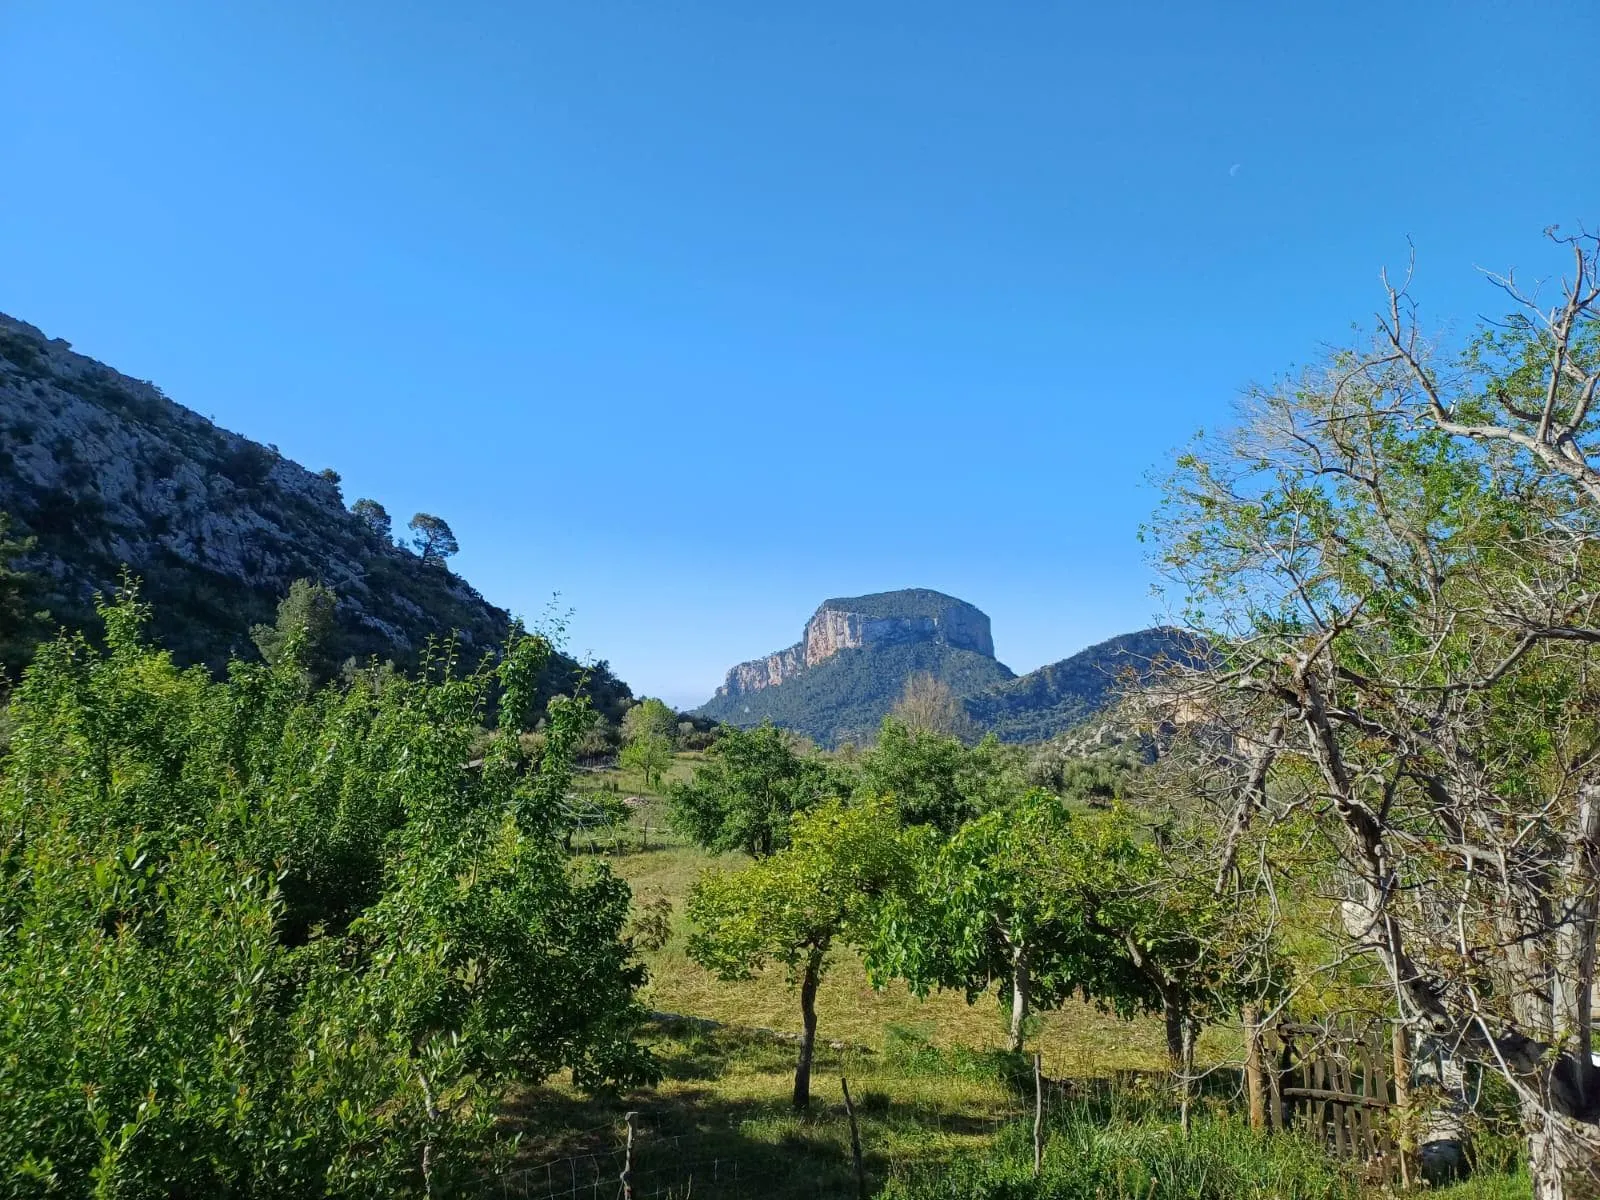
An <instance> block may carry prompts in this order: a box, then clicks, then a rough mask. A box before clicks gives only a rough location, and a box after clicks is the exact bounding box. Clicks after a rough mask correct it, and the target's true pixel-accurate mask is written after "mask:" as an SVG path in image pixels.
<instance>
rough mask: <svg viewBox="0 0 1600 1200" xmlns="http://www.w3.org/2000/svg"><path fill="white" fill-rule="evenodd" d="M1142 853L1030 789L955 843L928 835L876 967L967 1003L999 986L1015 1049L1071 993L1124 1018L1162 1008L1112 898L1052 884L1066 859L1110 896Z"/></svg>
mask: <svg viewBox="0 0 1600 1200" xmlns="http://www.w3.org/2000/svg"><path fill="white" fill-rule="evenodd" d="M1142 853H1143V852H1142V850H1141V848H1140V846H1139V845H1138V843H1137V842H1136V840H1135V839H1134V838H1133V836H1132V835H1131V832H1130V830H1129V828H1128V827H1127V826H1126V825H1122V824H1119V825H1117V826H1116V827H1111V826H1110V825H1108V824H1107V823H1106V822H1103V821H1093V820H1089V819H1087V818H1084V817H1074V816H1073V815H1072V814H1071V813H1069V812H1068V810H1067V808H1066V806H1065V805H1064V804H1063V803H1062V802H1061V800H1060V799H1059V798H1057V797H1055V796H1053V795H1051V794H1049V793H1048V792H1043V791H1037V790H1036V791H1031V792H1028V793H1026V794H1024V795H1023V796H1021V797H1020V798H1018V799H1017V800H1015V801H1013V802H1012V803H1010V804H1008V805H1005V806H1003V807H1000V808H996V809H994V810H992V811H990V812H988V813H985V814H984V815H983V816H980V817H977V818H975V819H973V820H971V821H968V822H967V823H966V824H964V825H962V826H961V827H960V828H959V829H958V830H957V831H956V832H955V834H954V836H952V837H950V838H949V839H948V840H943V841H941V840H937V839H931V838H925V839H922V843H921V849H920V854H919V855H918V863H917V869H916V871H915V875H914V883H913V885H912V886H911V887H910V888H909V889H907V890H905V891H904V892H902V893H899V894H895V895H890V896H889V897H887V899H886V901H885V903H884V905H883V906H882V909H881V911H880V913H879V916H878V930H877V935H876V937H875V938H874V940H873V943H872V945H871V947H870V949H869V953H868V958H867V961H868V966H869V969H870V970H871V971H872V973H873V976H874V978H876V979H884V978H888V977H897V978H900V979H904V980H905V981H906V982H907V983H908V984H909V985H910V987H911V989H912V991H914V992H916V993H917V994H918V995H925V994H926V993H927V992H929V991H930V990H932V989H935V988H950V989H954V990H957V991H961V992H963V993H965V995H966V997H967V1000H968V1002H969V1003H970V1002H972V1001H974V1000H976V999H977V998H978V996H980V995H982V994H983V993H984V992H986V991H988V990H990V989H991V988H995V989H996V991H997V993H998V995H999V997H1000V998H1001V999H1002V1000H1005V1001H1008V1002H1010V1003H1011V1004H1012V1024H1011V1045H1012V1049H1020V1048H1021V1041H1022V1037H1023V1033H1024V1022H1025V1020H1026V1018H1027V1016H1028V1014H1029V1013H1030V1012H1031V1011H1033V1010H1036V1009H1039V1008H1053V1007H1055V1006H1056V1005H1058V1004H1060V1003H1061V1001H1063V1000H1065V999H1066V998H1067V997H1068V996H1071V995H1073V994H1075V993H1081V994H1082V995H1084V996H1085V997H1087V998H1090V999H1093V1000H1095V1001H1097V1002H1099V1003H1100V1004H1102V1005H1104V1006H1106V1007H1108V1008H1111V1009H1113V1010H1115V1011H1117V1012H1118V1013H1120V1014H1121V1015H1124V1016H1131V1015H1133V1013H1135V1012H1137V1011H1139V1010H1141V1009H1148V1008H1152V1007H1155V1006H1157V1005H1158V1004H1159V1003H1160V995H1159V992H1157V991H1156V989H1154V988H1153V987H1152V986H1150V984H1149V983H1148V981H1147V980H1146V979H1145V978H1143V976H1142V975H1141V974H1140V972H1139V971H1138V970H1137V969H1136V968H1135V967H1134V965H1133V964H1132V963H1131V962H1130V961H1129V954H1128V949H1127V947H1126V945H1125V943H1124V940H1123V933H1122V930H1121V929H1120V928H1118V927H1117V926H1116V925H1114V924H1113V923H1111V922H1109V921H1107V920H1105V913H1104V912H1103V911H1102V909H1103V908H1104V907H1105V901H1097V900H1096V899H1092V898H1090V897H1088V896H1086V895H1085V894H1084V891H1083V889H1081V888H1078V887H1067V886H1061V884H1062V882H1063V881H1061V880H1059V879H1058V878H1054V877H1052V868H1053V869H1055V870H1057V871H1059V869H1060V866H1061V864H1064V863H1069V862H1070V863H1072V864H1073V865H1074V866H1075V867H1077V866H1081V868H1082V873H1083V874H1084V875H1087V876H1091V877H1092V876H1098V877H1100V878H1101V879H1102V880H1103V881H1104V883H1105V884H1106V885H1107V888H1108V895H1109V889H1110V887H1112V886H1113V883H1112V880H1113V879H1114V878H1115V877H1116V876H1118V875H1122V874H1126V873H1127V872H1128V870H1129V864H1130V863H1133V862H1136V861H1137V860H1138V859H1139V858H1140V856H1141V854H1142Z"/></svg>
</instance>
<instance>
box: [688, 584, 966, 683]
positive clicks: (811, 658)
mask: <svg viewBox="0 0 1600 1200" xmlns="http://www.w3.org/2000/svg"><path fill="white" fill-rule="evenodd" d="M891 598H892V600H891ZM917 642H925V643H932V644H939V645H946V646H953V647H956V648H958V649H962V650H970V651H972V652H973V653H975V654H981V655H983V656H984V657H986V658H993V657H994V636H993V634H992V632H991V631H990V627H989V618H988V616H986V615H985V614H984V613H983V612H981V611H979V610H978V609H976V608H974V607H973V606H972V605H970V604H968V603H967V602H966V601H964V600H957V599H956V598H955V597H954V596H946V595H944V594H943V593H942V592H935V591H931V590H929V589H927V588H907V589H904V590H902V591H898V592H877V593H874V594H873V595H870V596H849V597H839V598H836V599H832V600H824V601H823V602H822V603H821V604H820V605H818V607H817V610H816V612H814V613H812V614H811V618H810V620H808V621H807V622H806V625H805V629H804V631H803V632H802V634H801V637H800V640H799V641H798V642H796V643H795V644H794V645H793V646H789V647H786V648H785V649H783V650H778V651H774V652H773V653H772V654H769V655H767V656H766V657H764V658H755V659H751V660H750V661H749V662H742V663H739V664H738V665H737V666H735V667H733V668H732V669H731V670H729V672H728V677H727V679H726V681H725V682H724V683H723V685H722V686H721V687H720V688H718V689H717V693H716V694H717V697H719V698H724V699H727V698H732V697H737V696H743V695H746V694H748V693H750V692H755V691H759V690H761V689H762V688H768V687H777V686H779V685H780V684H783V683H784V682H786V681H788V680H790V679H793V678H794V677H795V676H796V675H798V674H799V673H800V672H801V671H805V670H808V669H810V668H813V667H817V666H820V665H821V664H822V663H824V662H826V661H827V660H828V659H830V658H832V657H833V656H834V655H836V654H838V653H839V652H840V651H842V650H860V649H865V648H868V647H878V646H890V645H904V644H910V643H917Z"/></svg>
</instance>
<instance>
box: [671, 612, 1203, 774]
mask: <svg viewBox="0 0 1600 1200" xmlns="http://www.w3.org/2000/svg"><path fill="white" fill-rule="evenodd" d="M1194 660H1195V652H1194V650H1193V647H1192V646H1191V644H1190V643H1189V640H1188V639H1187V638H1186V637H1185V635H1183V634H1182V633H1181V632H1180V631H1178V630H1174V629H1167V628H1154V629H1145V630H1141V631H1139V632H1136V633H1131V634H1123V635H1121V636H1119V637H1114V638H1110V639H1108V640H1107V641H1104V642H1101V643H1099V644H1097V645H1094V646H1090V647H1088V648H1086V649H1084V650H1081V651H1079V652H1078V653H1077V654H1075V655H1072V656H1071V657H1069V658H1065V659H1062V660H1061V661H1059V662H1055V663H1050V664H1048V665H1047V666H1044V667H1040V668H1039V669H1038V670H1037V671H1032V672H1030V673H1028V674H1027V675H1023V676H1020V677H1019V676H1017V675H1016V674H1015V673H1014V672H1013V671H1012V670H1011V668H1009V667H1007V666H1006V665H1005V664H1004V663H1001V662H999V661H998V660H996V659H995V657H994V638H993V634H992V630H991V626H990V621H989V618H988V616H987V615H986V614H984V613H983V612H982V611H981V610H980V609H978V608H976V607H974V606H973V605H971V604H968V603H967V602H966V601H964V600H958V599H956V598H955V597H953V596H947V595H944V594H943V593H941V592H935V591H930V590H928V589H925V588H916V589H907V590H903V591H896V592H879V593H875V594H873V595H869V596H854V597H849V598H844V599H836V600H826V601H824V602H823V603H822V604H821V605H820V606H819V607H818V608H817V610H816V612H815V613H813V614H812V616H811V619H810V620H809V621H807V622H806V626H805V631H804V633H803V635H802V637H801V640H800V641H799V642H797V643H795V645H793V646H790V647H787V648H786V649H783V650H779V651H777V652H775V653H773V654H770V655H768V656H766V657H765V658H759V659H752V660H751V661H749V662H744V663H740V664H738V665H737V666H735V667H734V668H733V669H732V670H730V671H729V672H728V676H727V679H726V681H725V682H724V683H723V685H722V686H721V687H719V688H718V689H717V691H716V694H715V695H714V696H713V697H712V698H711V699H710V700H708V701H707V702H706V703H705V704H704V705H702V706H701V707H700V708H699V709H698V710H696V711H697V713H698V714H700V715H702V716H707V717H710V718H712V719H715V720H721V721H727V722H728V723H730V724H733V725H744V726H748V725H756V724H760V723H761V722H762V721H763V720H771V721H772V722H773V723H774V724H777V725H781V726H784V727H786V728H790V729H794V730H796V731H797V732H800V733H804V734H805V735H807V736H808V737H810V738H812V739H814V740H815V741H817V742H818V743H820V744H822V745H837V744H839V743H841V742H844V741H860V740H863V739H869V738H871V737H872V736H873V733H874V731H875V730H876V728H877V726H878V724H879V722H881V721H882V719H883V717H884V716H885V715H887V714H888V712H889V711H890V709H891V708H892V707H893V705H894V703H895V701H896V700H898V699H899V697H900V695H901V692H902V691H903V689H904V687H905V684H906V681H907V679H909V678H910V677H911V676H912V675H913V674H919V673H927V674H930V675H933V676H934V677H935V678H936V679H939V680H940V681H941V682H943V683H944V684H945V685H946V686H948V687H949V688H950V690H951V692H952V693H954V694H955V696H956V697H958V698H959V699H960V701H961V704H962V707H963V709H964V710H965V713H966V716H967V718H968V720H970V721H971V723H972V726H973V728H974V729H976V730H979V731H982V732H992V733H994V734H996V735H997V736H998V737H1000V738H1001V740H1003V741H1011V742H1026V741H1041V740H1044V739H1048V738H1051V737H1055V736H1057V735H1059V734H1061V733H1063V732H1066V731H1068V730H1072V729H1075V728H1078V727H1080V726H1081V725H1083V723H1084V722H1086V721H1089V720H1091V719H1092V718H1094V717H1095V716H1096V715H1097V714H1098V713H1100V712H1102V711H1103V710H1104V709H1105V708H1106V707H1107V706H1108V705H1109V704H1110V703H1111V702H1112V701H1113V699H1114V698H1115V696H1116V693H1117V691H1118V689H1119V687H1120V686H1121V685H1122V684H1123V683H1124V682H1125V681H1126V679H1127V678H1129V677H1130V676H1131V677H1133V678H1140V677H1143V676H1146V675H1148V674H1149V673H1150V672H1151V671H1152V670H1154V669H1156V668H1157V667H1158V666H1159V664H1161V663H1162V662H1164V661H1181V662H1192V661H1194Z"/></svg>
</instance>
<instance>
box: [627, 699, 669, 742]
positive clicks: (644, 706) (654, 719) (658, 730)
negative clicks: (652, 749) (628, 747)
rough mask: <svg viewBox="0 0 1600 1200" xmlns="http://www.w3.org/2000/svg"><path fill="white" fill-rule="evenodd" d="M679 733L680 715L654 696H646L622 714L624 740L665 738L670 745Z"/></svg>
mask: <svg viewBox="0 0 1600 1200" xmlns="http://www.w3.org/2000/svg"><path fill="white" fill-rule="evenodd" d="M677 733H678V714H677V713H675V712H673V711H672V710H671V709H670V708H668V707H667V706H666V704H665V703H663V702H662V701H660V700H657V699H656V698H655V697H654V696H646V697H645V698H644V699H643V700H641V701H639V703H637V704H635V705H634V706H633V707H632V708H630V709H629V710H628V711H627V712H625V713H623V714H622V740H623V742H625V743H626V742H631V741H634V740H635V739H636V738H641V737H659V738H665V739H666V740H667V742H668V743H669V744H670V743H671V742H672V741H673V740H674V739H675V738H676V737H677Z"/></svg>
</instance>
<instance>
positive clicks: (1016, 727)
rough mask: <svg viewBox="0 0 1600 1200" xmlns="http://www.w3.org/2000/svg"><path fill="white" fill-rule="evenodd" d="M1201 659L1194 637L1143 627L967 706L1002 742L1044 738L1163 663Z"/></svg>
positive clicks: (1092, 713)
mask: <svg viewBox="0 0 1600 1200" xmlns="http://www.w3.org/2000/svg"><path fill="white" fill-rule="evenodd" d="M1200 658H1201V654H1200V651H1199V650H1198V649H1197V648H1196V647H1195V644H1194V639H1193V636H1192V635H1188V634H1185V633H1183V632H1182V631H1181V630H1177V629H1167V628H1159V627H1158V628H1155V629H1141V630H1140V631H1139V632H1137V633H1125V634H1121V635H1119V636H1118V637H1114V638H1108V639H1107V640H1106V641H1103V642H1099V643H1097V644H1095V645H1093V646H1090V647H1088V648H1087V649H1084V650H1080V651H1078V653H1076V654H1074V655H1072V656H1070V657H1068V658H1064V659H1062V660H1061V661H1060V662H1054V663H1050V664H1049V665H1048V666H1043V667H1040V668H1039V669H1038V670H1037V671H1030V672H1028V674H1026V675H1022V676H1019V677H1018V678H1016V679H1011V680H1007V681H1006V682H1004V683H1001V684H997V685H995V686H994V687H991V688H988V689H986V690H985V691H982V692H979V693H978V694H976V695H972V696H968V697H966V699H965V707H966V710H967V715H968V716H969V717H970V718H971V719H972V721H973V722H974V724H976V725H977V726H978V727H979V728H981V729H984V730H986V731H988V732H991V733H994V734H995V735H997V736H998V737H999V738H1000V740H1001V741H1003V742H1034V741H1042V740H1044V739H1046V738H1051V737H1055V736H1056V735H1057V734H1060V733H1064V732H1065V731H1067V730H1069V729H1072V728H1074V727H1075V726H1078V725H1081V724H1083V722H1085V721H1087V720H1089V719H1090V718H1092V717H1094V716H1096V715H1097V714H1099V713H1100V712H1101V711H1103V710H1104V709H1105V708H1106V707H1107V706H1108V705H1110V704H1111V703H1112V701H1113V700H1114V699H1115V698H1116V696H1117V694H1118V692H1119V691H1120V690H1121V689H1122V687H1123V686H1124V685H1126V684H1127V683H1129V682H1131V681H1139V680H1143V679H1145V678H1147V677H1148V676H1149V675H1150V673H1151V672H1152V671H1154V670H1157V669H1159V667H1160V666H1161V664H1163V663H1177V664H1180V665H1185V666H1188V665H1194V664H1196V663H1198V662H1199V661H1200Z"/></svg>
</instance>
